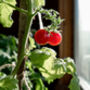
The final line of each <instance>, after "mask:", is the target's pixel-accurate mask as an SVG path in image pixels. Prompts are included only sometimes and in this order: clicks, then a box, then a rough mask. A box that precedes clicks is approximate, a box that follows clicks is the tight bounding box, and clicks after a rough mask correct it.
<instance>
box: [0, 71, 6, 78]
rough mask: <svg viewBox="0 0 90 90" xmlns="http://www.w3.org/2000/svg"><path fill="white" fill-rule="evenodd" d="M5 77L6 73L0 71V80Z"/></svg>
mask: <svg viewBox="0 0 90 90" xmlns="http://www.w3.org/2000/svg"><path fill="white" fill-rule="evenodd" d="M5 77H6V74H4V73H3V72H0V80H1V79H3V78H5Z"/></svg>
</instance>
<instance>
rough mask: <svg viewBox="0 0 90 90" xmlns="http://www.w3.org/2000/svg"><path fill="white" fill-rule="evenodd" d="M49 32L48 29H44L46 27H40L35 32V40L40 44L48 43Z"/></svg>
mask: <svg viewBox="0 0 90 90" xmlns="http://www.w3.org/2000/svg"><path fill="white" fill-rule="evenodd" d="M49 37H50V35H49V33H48V31H46V30H44V29H40V30H38V31H37V32H36V33H35V36H34V38H35V41H36V42H37V43H38V44H40V45H46V44H47V43H48V40H49Z"/></svg>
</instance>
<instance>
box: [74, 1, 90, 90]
mask: <svg viewBox="0 0 90 90" xmlns="http://www.w3.org/2000/svg"><path fill="white" fill-rule="evenodd" d="M74 51H75V60H76V65H77V71H78V74H79V76H80V80H81V82H80V84H81V85H82V87H83V88H84V90H90V0H75V49H74Z"/></svg>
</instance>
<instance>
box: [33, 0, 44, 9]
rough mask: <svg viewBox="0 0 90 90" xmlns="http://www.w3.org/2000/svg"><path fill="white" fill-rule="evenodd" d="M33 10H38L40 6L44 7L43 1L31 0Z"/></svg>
mask: <svg viewBox="0 0 90 90" xmlns="http://www.w3.org/2000/svg"><path fill="white" fill-rule="evenodd" d="M32 2H33V8H34V9H38V8H41V7H42V6H45V0H33V1H32Z"/></svg>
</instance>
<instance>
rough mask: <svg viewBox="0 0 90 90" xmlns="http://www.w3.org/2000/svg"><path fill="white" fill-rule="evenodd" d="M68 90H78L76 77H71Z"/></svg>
mask: <svg viewBox="0 0 90 90" xmlns="http://www.w3.org/2000/svg"><path fill="white" fill-rule="evenodd" d="M69 88H70V90H80V85H79V80H78V78H77V76H75V75H74V76H73V78H72V80H71V82H70V84H69Z"/></svg>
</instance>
